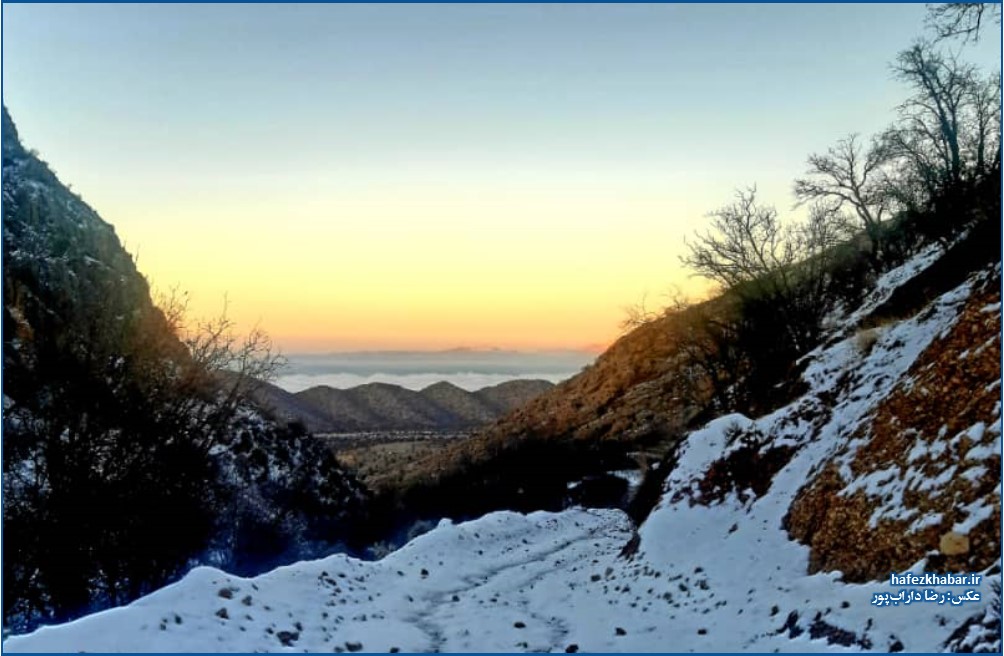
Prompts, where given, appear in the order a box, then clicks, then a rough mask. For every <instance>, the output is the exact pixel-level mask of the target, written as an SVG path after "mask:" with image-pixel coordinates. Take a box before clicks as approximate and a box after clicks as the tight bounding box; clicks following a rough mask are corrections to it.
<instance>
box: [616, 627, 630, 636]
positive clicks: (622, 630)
mask: <svg viewBox="0 0 1004 656" xmlns="http://www.w3.org/2000/svg"><path fill="white" fill-rule="evenodd" d="M614 635H619V636H625V635H627V631H625V630H624V629H622V628H621V627H619V626H618V627H617V628H615V629H614Z"/></svg>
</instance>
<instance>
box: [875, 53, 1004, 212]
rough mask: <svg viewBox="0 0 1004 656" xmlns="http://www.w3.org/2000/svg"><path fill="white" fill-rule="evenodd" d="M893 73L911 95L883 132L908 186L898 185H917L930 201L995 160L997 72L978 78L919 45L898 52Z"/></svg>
mask: <svg viewBox="0 0 1004 656" xmlns="http://www.w3.org/2000/svg"><path fill="white" fill-rule="evenodd" d="M893 70H894V71H895V73H896V75H897V76H898V77H899V78H900V79H901V80H903V81H905V82H906V83H907V84H908V85H909V86H910V87H912V89H913V91H914V93H913V95H912V96H911V97H910V98H908V99H907V100H906V101H905V102H904V103H903V104H902V105H900V107H899V115H900V121H899V122H898V123H897V124H896V125H894V126H893V127H892V128H890V129H889V130H888V131H887V132H886V134H885V138H886V139H887V141H888V144H889V147H890V148H891V149H892V151H891V152H892V153H894V154H895V155H897V156H898V157H899V158H901V160H902V161H903V163H904V164H905V165H906V170H905V171H903V178H904V179H905V180H907V181H908V182H909V184H907V185H901V186H910V185H912V186H914V187H916V186H920V187H922V188H923V190H924V191H925V193H926V195H927V197H928V198H930V197H933V196H934V195H935V194H937V192H938V191H939V190H941V189H944V188H946V187H952V186H958V185H959V184H960V183H962V182H964V181H965V180H967V179H968V180H972V179H974V178H976V177H978V176H981V175H983V174H985V173H986V171H987V167H988V166H989V165H992V162H994V161H999V159H1000V153H999V150H1000V91H999V89H1000V76H999V73H998V74H995V75H993V76H991V78H990V79H982V78H981V77H980V75H979V73H978V71H977V70H976V68H975V67H974V66H972V65H971V64H967V63H965V62H962V61H960V60H959V59H958V58H957V57H956V56H954V55H947V56H946V55H942V54H941V53H939V52H938V51H936V50H935V49H934V47H933V46H932V45H931V44H930V43H924V42H920V43H917V44H915V45H914V46H912V47H911V48H909V49H907V50H904V51H903V52H901V53H900V54H899V57H898V58H897V61H896V63H895V64H894V66H893ZM906 195H908V194H906Z"/></svg>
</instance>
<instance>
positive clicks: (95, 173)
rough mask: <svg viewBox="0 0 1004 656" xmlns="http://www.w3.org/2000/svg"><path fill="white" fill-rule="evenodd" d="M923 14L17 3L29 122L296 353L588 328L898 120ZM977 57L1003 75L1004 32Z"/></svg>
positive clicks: (138, 245) (146, 230) (124, 223)
mask: <svg viewBox="0 0 1004 656" xmlns="http://www.w3.org/2000/svg"><path fill="white" fill-rule="evenodd" d="M924 12H925V9H924V6H923V5H919V4H916V5H910V4H897V5H862V4H859V5H797V4H796V5H792V4H786V5H700V4H696V5H695V4H689V5H316V4H312V5H299V6H297V5H262V4H256V5H237V4H227V5H193V4H186V5H76V4H75V5H54V4H43V5H27V4H25V5H21V4H14V5H11V4H4V5H3V101H4V103H5V104H6V105H7V107H8V108H9V109H10V111H11V114H12V116H13V118H14V120H15V122H16V123H17V125H18V129H19V131H20V133H21V137H22V140H23V141H24V142H25V143H26V145H27V146H29V147H32V148H36V149H38V150H39V151H40V152H41V155H42V157H43V158H44V159H46V160H47V161H48V162H50V163H51V165H52V166H53V168H54V169H55V170H56V172H57V173H58V174H59V176H60V178H61V179H62V180H63V181H64V182H67V183H71V184H72V186H73V189H74V190H75V191H78V192H80V193H81V194H82V195H83V197H84V199H85V200H87V201H88V202H89V203H90V204H91V205H92V206H93V207H94V208H95V209H96V210H97V211H98V212H99V213H100V214H101V215H102V216H103V217H104V218H105V220H107V221H109V222H110V223H112V224H113V225H114V226H115V227H116V230H117V232H118V234H119V236H120V237H121V238H122V240H123V241H124V243H125V245H126V247H127V248H128V249H129V250H130V251H131V252H133V253H134V254H136V255H137V256H138V258H139V259H138V264H139V268H140V270H141V271H142V272H143V273H144V274H146V275H147V277H148V278H149V279H150V280H151V282H152V284H153V286H154V287H155V288H156V289H162V290H164V289H168V288H170V287H172V286H177V287H179V288H181V289H185V290H188V291H189V293H190V295H191V297H192V304H191V309H192V311H193V314H195V315H196V316H210V315H213V314H217V313H218V312H219V310H220V309H221V308H222V307H223V303H224V297H227V298H228V300H229V303H228V313H229V315H230V316H231V317H232V318H234V319H235V320H236V321H237V322H238V324H239V325H240V326H242V327H247V326H250V325H251V324H254V323H259V324H260V325H261V326H262V327H263V328H265V329H266V330H267V331H268V332H269V333H270V334H271V335H272V336H273V338H275V340H276V341H277V342H278V343H279V344H280V345H281V347H282V348H283V349H284V350H285V351H287V352H295V351H305V350H307V351H322V350H328V349H371V348H430V349H432V348H449V347H455V346H500V347H517V348H553V347H581V346H584V345H598V344H605V343H608V342H609V341H610V340H611V339H613V338H614V337H616V335H617V334H618V332H619V328H618V323H619V321H620V320H621V319H622V318H623V316H624V312H623V307H624V306H627V305H631V304H633V303H636V302H638V301H639V300H640V299H642V298H643V297H645V296H646V295H647V298H648V301H647V302H648V304H649V306H657V305H659V303H660V302H661V297H662V295H663V294H664V293H665V292H666V290H667V289H669V288H671V286H673V285H677V286H679V287H680V288H682V289H683V290H684V291H685V292H688V293H698V292H699V291H700V290H701V287H700V285H699V283H698V281H695V280H693V279H691V278H689V277H688V276H687V273H686V272H685V271H683V270H681V268H680V265H679V262H678V258H679V255H680V254H681V253H682V252H683V238H684V237H685V236H686V235H688V234H690V233H692V232H693V231H694V230H695V229H696V228H697V227H700V226H701V225H702V224H703V223H704V222H705V219H704V215H705V214H706V213H707V212H708V211H710V210H712V209H714V208H716V207H718V206H720V205H722V204H724V203H726V202H728V201H729V200H730V199H731V196H732V191H733V189H734V188H735V187H737V186H742V185H748V184H752V183H757V184H758V185H759V189H760V191H761V193H762V196H763V197H764V198H765V199H767V200H770V201H773V202H775V203H777V204H778V205H779V207H781V208H782V209H785V210H786V209H787V208H788V207H790V205H791V203H792V197H791V194H790V188H791V182H792V179H793V178H794V177H795V176H797V175H799V174H800V173H801V172H802V171H803V170H804V162H805V157H806V155H807V154H809V153H810V152H812V151H817V150H822V149H825V148H826V147H828V146H829V145H830V144H832V143H833V142H834V141H836V140H837V139H838V138H840V137H842V136H844V135H846V134H847V133H850V132H854V131H857V132H862V133H865V134H868V133H871V132H874V131H877V130H879V129H881V128H882V127H883V126H885V125H886V124H887V123H888V122H889V121H890V120H891V119H892V116H893V107H894V106H895V105H896V104H897V103H898V102H899V101H901V100H902V99H903V97H904V96H905V91H904V89H903V88H902V86H901V85H900V84H899V83H897V82H895V81H893V80H892V79H891V76H890V72H889V67H888V63H889V62H890V61H892V60H893V58H894V57H895V54H896V52H897V51H898V50H901V49H903V48H905V47H907V46H908V45H909V44H910V43H911V41H912V40H913V39H914V38H915V37H917V36H919V35H920V34H921V33H922V29H923V18H924ZM966 56H967V57H968V58H970V59H972V60H975V61H978V62H981V63H983V64H984V65H986V66H988V67H989V66H993V67H996V62H998V61H999V59H1000V38H999V33H998V34H996V35H995V34H988V35H987V37H985V38H984V40H983V41H981V42H980V44H979V45H978V46H977V47H976V48H970V49H967V51H966Z"/></svg>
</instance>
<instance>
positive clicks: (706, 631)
mask: <svg viewBox="0 0 1004 656" xmlns="http://www.w3.org/2000/svg"><path fill="white" fill-rule="evenodd" d="M697 635H708V630H707V629H697Z"/></svg>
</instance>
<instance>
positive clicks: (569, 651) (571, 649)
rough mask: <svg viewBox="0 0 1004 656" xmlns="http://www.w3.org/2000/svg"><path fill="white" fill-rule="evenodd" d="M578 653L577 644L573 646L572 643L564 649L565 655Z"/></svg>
mask: <svg viewBox="0 0 1004 656" xmlns="http://www.w3.org/2000/svg"><path fill="white" fill-rule="evenodd" d="M578 651H579V646H578V645H577V644H575V643H572V644H570V645H568V646H567V647H565V653H566V654H575V653H577V652H578Z"/></svg>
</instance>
